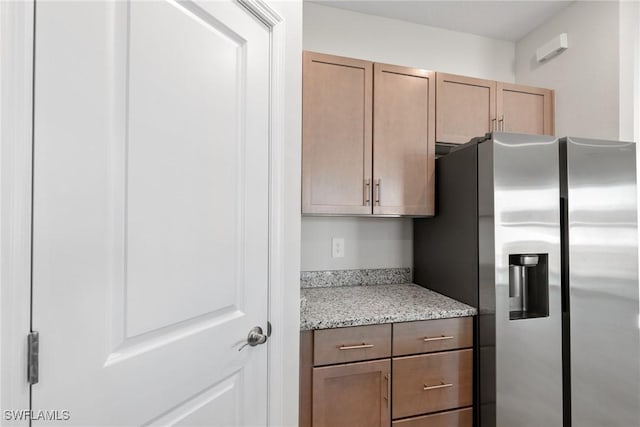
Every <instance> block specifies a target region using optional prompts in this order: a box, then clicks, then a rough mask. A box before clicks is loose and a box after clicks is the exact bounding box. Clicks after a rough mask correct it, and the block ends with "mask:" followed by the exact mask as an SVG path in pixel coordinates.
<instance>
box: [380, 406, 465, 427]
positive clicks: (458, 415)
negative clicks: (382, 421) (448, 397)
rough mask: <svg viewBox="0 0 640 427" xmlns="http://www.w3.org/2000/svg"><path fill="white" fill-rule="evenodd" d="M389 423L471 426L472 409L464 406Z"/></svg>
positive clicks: (424, 426) (404, 426) (406, 426)
mask: <svg viewBox="0 0 640 427" xmlns="http://www.w3.org/2000/svg"><path fill="white" fill-rule="evenodd" d="M391 425H392V426H393V427H472V426H473V409H472V408H464V409H458V410H455V411H448V412H440V413H438V414H432V415H424V416H422V417H415V418H405V419H404V420H399V421H394V422H393V423H392V424H391Z"/></svg>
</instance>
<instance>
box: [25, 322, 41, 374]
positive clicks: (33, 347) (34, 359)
mask: <svg viewBox="0 0 640 427" xmlns="http://www.w3.org/2000/svg"><path fill="white" fill-rule="evenodd" d="M39 353H40V334H38V332H36V331H33V332H30V333H29V336H28V337H27V381H28V382H29V384H38V368H39V367H38V365H39Z"/></svg>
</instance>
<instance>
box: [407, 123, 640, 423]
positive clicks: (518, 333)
mask: <svg viewBox="0 0 640 427" xmlns="http://www.w3.org/2000/svg"><path fill="white" fill-rule="evenodd" d="M636 185H637V184H636V147H635V144H634V143H628V142H618V141H599V140H592V139H583V138H572V137H567V138H560V139H559V138H556V137H551V136H532V135H520V134H509V133H494V134H489V135H487V136H485V137H483V138H477V139H475V140H473V141H471V142H470V143H468V144H465V145H463V146H460V147H458V148H457V149H455V150H453V151H452V152H451V153H450V154H448V155H446V156H444V157H441V158H439V159H438V160H437V161H436V216H435V217H434V218H428V219H419V220H415V222H414V270H415V271H414V281H415V282H416V283H418V284H421V285H423V286H425V287H428V288H430V289H433V290H435V291H437V292H440V293H442V294H445V295H449V296H451V297H453V298H456V299H458V300H461V301H463V302H466V303H468V304H470V305H473V306H475V307H477V308H478V311H479V315H478V317H477V319H476V322H475V332H476V334H475V339H476V342H475V349H476V352H475V354H476V359H475V373H476V377H475V389H474V394H475V402H476V413H475V415H476V416H475V425H476V426H480V427H495V426H498V427H554V426H558V427H560V426H565V427H568V426H574V427H637V426H640V329H639V317H638V294H639V292H640V290H639V287H638V230H637V200H636V197H637V192H636Z"/></svg>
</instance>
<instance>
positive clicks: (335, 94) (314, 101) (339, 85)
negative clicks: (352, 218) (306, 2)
mask: <svg viewBox="0 0 640 427" xmlns="http://www.w3.org/2000/svg"><path fill="white" fill-rule="evenodd" d="M372 90H373V63H371V62H367V61H360V60H357V59H351V58H343V57H339V56H332V55H324V54H320V53H313V52H304V54H303V82H302V116H303V117H302V140H303V144H302V212H303V213H317V214H370V213H371V188H372V184H371V165H372V161H371V153H372V151H371V147H372V145H371V142H372V140H371V132H372V125H371V120H372V105H373V101H372Z"/></svg>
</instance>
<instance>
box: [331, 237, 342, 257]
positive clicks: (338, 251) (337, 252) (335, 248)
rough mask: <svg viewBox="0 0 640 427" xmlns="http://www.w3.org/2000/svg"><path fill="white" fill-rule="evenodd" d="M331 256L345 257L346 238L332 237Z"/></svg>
mask: <svg viewBox="0 0 640 427" xmlns="http://www.w3.org/2000/svg"><path fill="white" fill-rule="evenodd" d="M331 256H332V257H333V258H344V238H343V237H334V238H333V239H331Z"/></svg>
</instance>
